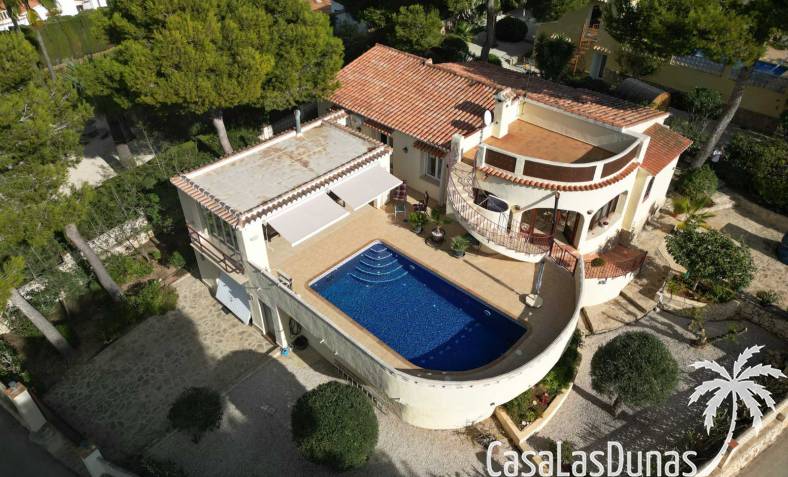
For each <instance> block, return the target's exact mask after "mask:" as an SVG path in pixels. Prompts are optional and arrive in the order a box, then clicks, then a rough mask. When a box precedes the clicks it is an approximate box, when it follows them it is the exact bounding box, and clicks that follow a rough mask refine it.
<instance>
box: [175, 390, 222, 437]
mask: <svg viewBox="0 0 788 477" xmlns="http://www.w3.org/2000/svg"><path fill="white" fill-rule="evenodd" d="M223 412H224V410H223V408H222V398H221V396H220V395H219V393H218V392H216V391H214V390H213V389H210V388H203V387H192V388H188V389H186V390H185V391H183V393H181V395H180V396H178V399H176V400H175V402H174V403H173V405H172V407H171V408H170V412H169V414H167V419H168V420H169V421H170V424H171V425H172V427H174V428H175V429H177V430H179V431H183V432H187V433H189V434H191V436H192V441H193V442H194V443H197V442H199V441H200V439H201V438H202V436H203V434H205V433H206V432H208V431H211V430H214V429H218V428H219V424H220V423H221V421H222V414H223Z"/></svg>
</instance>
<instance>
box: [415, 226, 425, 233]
mask: <svg viewBox="0 0 788 477" xmlns="http://www.w3.org/2000/svg"><path fill="white" fill-rule="evenodd" d="M422 231H424V227H422V226H421V225H417V226H415V227H413V233H415V234H416V235H420V234H421V232H422Z"/></svg>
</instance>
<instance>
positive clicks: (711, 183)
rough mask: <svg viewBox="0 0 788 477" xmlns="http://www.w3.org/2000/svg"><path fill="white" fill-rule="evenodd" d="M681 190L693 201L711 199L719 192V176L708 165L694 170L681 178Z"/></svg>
mask: <svg viewBox="0 0 788 477" xmlns="http://www.w3.org/2000/svg"><path fill="white" fill-rule="evenodd" d="M679 190H680V191H681V193H682V194H684V195H685V196H687V197H689V198H691V199H696V200H699V199H702V198H704V197H711V195H712V194H714V193H715V192H717V174H715V173H714V171H713V170H712V169H711V166H709V165H708V164H704V165H703V166H702V167H699V168H697V169H692V170H690V171H688V172H687V173H685V174H684V175H683V176H682V177H681V181H680V182H679Z"/></svg>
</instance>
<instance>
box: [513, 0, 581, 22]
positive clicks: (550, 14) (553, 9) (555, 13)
mask: <svg viewBox="0 0 788 477" xmlns="http://www.w3.org/2000/svg"><path fill="white" fill-rule="evenodd" d="M587 3H588V2H587V0H529V1H528V2H527V3H526V6H527V8H529V9H530V10H531V13H532V14H533V16H534V18H536V20H537V21H539V22H551V21H555V20H558V19H559V18H561V17H562V16H563V15H564V13H567V12H570V11H572V10H577V9H578V8H580V7H582V6H583V5H586V4H587Z"/></svg>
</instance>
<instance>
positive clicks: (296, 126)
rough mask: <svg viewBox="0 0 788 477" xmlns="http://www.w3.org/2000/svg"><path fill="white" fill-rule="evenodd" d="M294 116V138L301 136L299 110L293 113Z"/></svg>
mask: <svg viewBox="0 0 788 477" xmlns="http://www.w3.org/2000/svg"><path fill="white" fill-rule="evenodd" d="M293 114H294V115H295V128H296V136H300V135H301V110H300V109H296V110H295V112H294V113H293Z"/></svg>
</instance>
